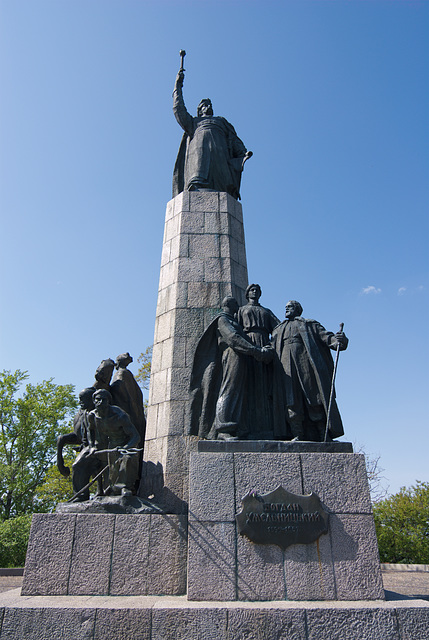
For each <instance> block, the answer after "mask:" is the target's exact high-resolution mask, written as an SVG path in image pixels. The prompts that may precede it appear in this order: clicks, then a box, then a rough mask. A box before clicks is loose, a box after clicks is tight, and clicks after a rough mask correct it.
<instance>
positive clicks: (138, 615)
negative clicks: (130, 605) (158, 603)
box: [73, 609, 151, 640]
mask: <svg viewBox="0 0 429 640" xmlns="http://www.w3.org/2000/svg"><path fill="white" fill-rule="evenodd" d="M150 637H151V611H150V609H120V610H116V611H111V610H110V609H99V610H98V611H97V618H96V621H95V632H94V640H106V638H111V639H112V640H150ZM73 640H74V639H73Z"/></svg>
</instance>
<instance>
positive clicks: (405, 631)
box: [396, 607, 429, 640]
mask: <svg viewBox="0 0 429 640" xmlns="http://www.w3.org/2000/svg"><path fill="white" fill-rule="evenodd" d="M396 616H397V619H398V626H399V637H400V638H401V640H427V639H428V637H429V607H428V608H427V609H411V608H410V609H399V608H398V609H397V611H396Z"/></svg>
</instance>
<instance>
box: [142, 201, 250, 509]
mask: <svg viewBox="0 0 429 640" xmlns="http://www.w3.org/2000/svg"><path fill="white" fill-rule="evenodd" d="M247 283H248V282H247V262H246V251H245V245H244V229H243V214H242V207H241V204H240V203H239V202H237V201H236V200H235V199H234V198H232V197H231V196H230V195H229V194H227V193H219V192H203V191H192V192H183V193H181V194H179V195H178V196H176V198H174V199H173V200H171V201H170V202H169V203H168V204H167V211H166V214H165V230H164V241H163V248H162V259H161V273H160V279H159V290H158V304H157V310H156V320H155V336H154V345H153V355H152V369H151V381H150V391H149V407H148V416H147V429H146V443H145V461H146V462H147V464H146V465H145V477H144V478H143V481H142V487H141V492H142V494H146V495H151V494H154V495H155V499H158V500H160V501H162V502H163V503H164V504H165V505H166V506H167V507H168V508H169V509H171V510H172V511H173V512H174V513H181V512H185V511H186V509H187V502H188V467H189V452H190V450H194V449H195V446H196V440H197V438H196V437H189V436H188V437H186V436H184V435H183V434H184V426H185V420H186V412H187V406H188V398H189V391H188V390H189V381H190V373H191V368H192V360H193V355H194V351H195V347H196V344H197V342H198V340H199V338H200V337H201V335H202V334H203V332H204V330H205V329H206V328H207V326H208V324H209V323H210V321H211V320H212V318H213V317H214V316H215V315H216V314H217V313H218V312H219V310H220V305H221V301H222V299H223V298H224V297H225V296H231V295H232V296H234V297H235V298H236V299H237V301H238V303H239V304H240V305H241V304H243V303H244V301H245V297H244V293H245V289H246V287H247ZM162 484H163V486H162Z"/></svg>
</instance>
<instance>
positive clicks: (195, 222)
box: [180, 211, 205, 233]
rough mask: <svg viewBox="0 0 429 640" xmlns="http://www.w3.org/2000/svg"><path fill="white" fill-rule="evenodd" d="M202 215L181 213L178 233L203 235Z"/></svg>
mask: <svg viewBox="0 0 429 640" xmlns="http://www.w3.org/2000/svg"><path fill="white" fill-rule="evenodd" d="M204 222H205V216H204V213H203V212H202V211H201V212H196V211H183V212H182V214H181V215H180V233H204Z"/></svg>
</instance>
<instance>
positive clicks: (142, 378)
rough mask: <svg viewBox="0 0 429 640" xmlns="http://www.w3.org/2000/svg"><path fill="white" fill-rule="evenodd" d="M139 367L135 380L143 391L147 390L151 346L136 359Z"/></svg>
mask: <svg viewBox="0 0 429 640" xmlns="http://www.w3.org/2000/svg"><path fill="white" fill-rule="evenodd" d="M137 362H138V363H139V364H140V367H139V369H138V371H137V374H136V380H137V382H138V383H139V384H140V386H141V387H143V389H146V390H147V389H149V383H150V367H151V363H152V346H150V347H147V349H146V351H143V353H141V354H140V355H139V357H138V358H137Z"/></svg>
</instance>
